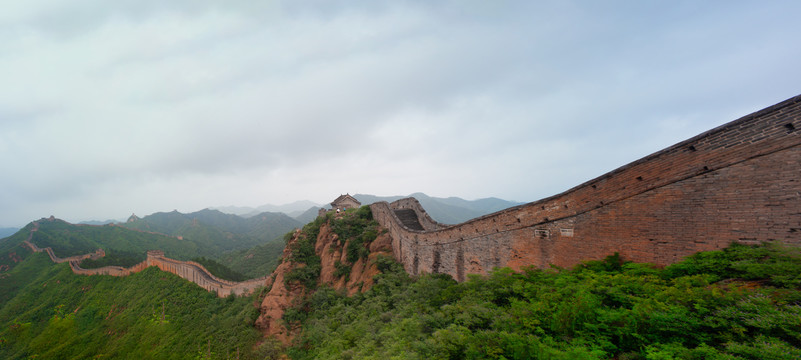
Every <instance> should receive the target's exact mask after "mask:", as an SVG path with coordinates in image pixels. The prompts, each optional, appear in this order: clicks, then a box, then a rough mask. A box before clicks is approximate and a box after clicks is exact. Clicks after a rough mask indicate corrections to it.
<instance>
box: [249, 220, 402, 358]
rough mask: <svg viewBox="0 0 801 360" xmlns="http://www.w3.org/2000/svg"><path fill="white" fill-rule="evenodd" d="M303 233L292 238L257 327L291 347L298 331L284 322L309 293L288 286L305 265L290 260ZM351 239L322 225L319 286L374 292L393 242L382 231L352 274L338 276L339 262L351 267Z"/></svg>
mask: <svg viewBox="0 0 801 360" xmlns="http://www.w3.org/2000/svg"><path fill="white" fill-rule="evenodd" d="M301 236H305V234H303V232H301V231H300V230H297V231H296V232H295V234H294V235H293V236H292V239H291V240H290V241H289V243H288V244H287V247H286V248H285V249H284V253H283V256H282V259H283V261H282V262H281V264H280V265H279V266H278V267H277V268H276V269H275V271H274V272H273V276H272V280H271V281H268V286H271V288H270V291H269V292H268V293H267V295H266V296H265V298H264V300H262V303H261V308H260V309H261V314H260V315H259V318H258V319H257V320H256V326H257V327H258V328H260V329H261V330H262V331H263V332H264V334H265V336H272V337H275V338H276V339H278V340H279V341H281V342H282V343H284V344H288V343H289V342H290V341H291V340H292V338H293V336H294V335H295V334H296V332H297V329H288V328H287V327H286V324H285V323H284V321H283V320H282V317H283V315H284V313H285V311H286V310H287V309H288V308H290V307H293V306H296V305H298V304H300V303H301V302H302V301H303V298H304V297H305V296H306V295H308V294H309V290H308V289H306V288H305V287H304V286H303V285H301V284H298V283H289V284H287V283H286V281H285V279H286V276H287V275H288V274H289V273H290V272H291V271H292V270H293V269H295V268H298V267H302V266H305V264H302V263H296V262H293V261H290V260H288V259H291V254H292V250H291V249H292V248H293V245H294V244H295V243H296V242H297V241H298V240H299V238H300V237H301ZM349 241H350V240H348V239H345V240H344V241H341V239H340V238H339V236H338V235H337V234H336V233H334V232H333V231H332V229H331V226H330V224H329V223H328V222H326V223H324V224H322V225H321V226H320V232H319V234H318V236H317V242H316V244H315V253H316V254H317V255H318V256H319V257H320V264H321V270H320V276H319V278H318V279H317V285H318V286H321V285H326V286H329V287H331V288H333V289H335V290H338V291H342V292H343V293H345V294H347V295H353V294H355V293H357V292H360V291H361V292H363V291H367V290H368V289H370V287H371V286H372V285H373V276H375V275H377V274H378V273H379V270H378V268H377V266H376V264H375V259H376V258H377V257H378V256H381V255H386V256H390V257H391V256H392V249H391V243H392V241H391V239H390V237H389V234H388V232H387V231H382V230H381V229H379V235H378V237H377V238H376V239H375V240H373V241H372V242H371V243H370V244H369V245H366V246H367V247H368V249H369V255H368V256H367V257H366V258H359V259H358V260H357V261H355V262H354V263H353V264H349V265H348V266H350V268H351V270H350V274H348V275H344V276H336V270H337V269H336V265H335V264H336V263H337V262H338V261H339V262H340V263H341V264H347V261H346V258H347V254H346V251H345V249H346V248H347V245H348V242H349Z"/></svg>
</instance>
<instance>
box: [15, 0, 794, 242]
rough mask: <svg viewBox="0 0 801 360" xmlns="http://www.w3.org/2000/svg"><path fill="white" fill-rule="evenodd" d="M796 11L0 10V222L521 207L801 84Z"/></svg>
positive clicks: (693, 5) (277, 6)
mask: <svg viewBox="0 0 801 360" xmlns="http://www.w3.org/2000/svg"><path fill="white" fill-rule="evenodd" d="M798 7H799V5H798V4H796V3H794V2H786V3H781V2H774V3H770V4H749V3H740V2H735V3H730V2H726V6H720V4H719V3H715V2H712V3H698V2H694V1H687V2H678V3H676V2H673V3H670V4H659V3H631V2H619V3H604V4H599V3H596V2H586V1H575V2H565V1H556V2H550V3H549V2H537V3H517V2H493V3H486V2H480V1H475V2H462V1H459V2H450V3H441V4H432V3H428V2H417V1H407V2H373V1H370V2H364V3H361V4H359V3H356V4H349V5H339V4H332V3H328V2H319V3H318V4H315V5H313V6H312V5H308V4H299V3H297V2H279V1H272V2H260V3H252V2H244V1H242V2H239V1H233V2H226V3H224V4H223V3H218V2H213V1H206V2H201V1H178V2H170V3H155V2H154V3H143V2H141V1H116V2H111V3H110V2H99V1H90V0H84V1H73V2H69V3H60V2H54V1H28V2H24V3H17V4H9V6H5V7H4V11H3V12H2V14H0V29H2V30H0V42H2V43H3V44H4V46H3V49H4V50H3V52H0V163H2V164H3V166H4V176H2V177H0V195H2V199H3V200H2V205H0V226H11V225H22V224H24V223H25V222H27V221H30V220H31V219H35V218H38V217H41V216H49V215H50V214H54V215H56V216H59V217H63V218H67V219H70V220H74V221H75V220H83V219H88V218H98V219H101V218H107V217H121V216H122V217H124V216H127V215H128V214H130V213H131V212H137V213H138V214H140V215H141V214H147V213H149V212H154V211H164V210H166V211H169V210H172V209H179V210H182V211H192V210H197V209H199V208H202V207H206V206H215V205H251V206H255V205H259V204H262V203H267V202H273V203H281V202H290V201H293V200H298V199H304V198H305V199H311V200H314V201H317V202H326V201H328V200H330V199H329V198H330V197H332V196H335V195H338V194H339V193H343V192H350V193H357V192H360V193H374V194H381V195H390V194H392V195H396V194H397V195H402V194H408V193H412V192H417V191H422V192H426V193H429V194H431V195H437V196H462V197H465V198H477V197H484V196H498V197H502V198H509V199H513V200H518V201H533V200H536V199H538V198H541V197H545V196H549V195H553V194H554V193H555V192H558V191H562V190H565V189H567V188H570V187H572V186H574V185H577V184H579V183H581V182H583V181H586V180H588V179H589V178H592V177H595V176H599V175H601V174H602V173H604V172H606V171H609V170H612V169H613V168H615V167H617V166H621V165H624V164H625V163H627V162H629V161H632V160H635V159H637V158H640V157H642V156H644V155H647V154H649V153H651V152H654V151H657V150H659V149H661V148H664V147H665V146H669V145H671V144H673V143H675V142H678V141H680V140H683V139H685V138H687V137H690V136H693V135H695V134H697V133H699V132H701V131H704V130H707V129H709V128H712V127H714V126H717V125H719V124H721V123H723V122H726V121H730V120H733V119H734V118H736V117H739V116H742V115H745V114H746V113H748V112H751V111H755V110H758V109H760V108H762V107H764V106H768V105H771V104H773V103H775V102H778V101H781V100H783V99H785V98H787V97H790V96H793V95H796V93H798V86H797V84H798V83H799V80H801V69H799V68H798V66H797V64H795V59H798V58H799V56H801V47H799V46H798V45H796V43H797V41H795V39H794V37H793V35H794V34H796V33H798V32H799V30H801V29H799V26H798V25H793V24H797V22H796V21H795V19H794V18H793V14H794V13H797V11H794V10H798ZM746 25H747V26H746Z"/></svg>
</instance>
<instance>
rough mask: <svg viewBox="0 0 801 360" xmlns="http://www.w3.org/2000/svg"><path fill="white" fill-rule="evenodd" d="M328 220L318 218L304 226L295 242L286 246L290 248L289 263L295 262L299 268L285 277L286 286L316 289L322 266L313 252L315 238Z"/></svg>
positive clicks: (315, 243)
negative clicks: (295, 284)
mask: <svg viewBox="0 0 801 360" xmlns="http://www.w3.org/2000/svg"><path fill="white" fill-rule="evenodd" d="M329 218H330V216H326V217H318V218H317V219H315V220H314V221H312V222H310V223H308V224H306V225H305V226H304V227H303V229H301V233H300V235H299V237H298V238H297V240H295V242H293V243H291V244H288V245H287V246H290V247H291V250H292V252H291V255H290V256H289V259H287V260H289V261H292V262H295V263H296V264H298V265H300V266H296V267H295V268H293V269H292V270H291V271H290V272H289V273H288V274H287V275H286V276H285V277H284V281H285V282H286V283H287V284H290V283H300V284H302V285H303V286H305V287H306V288H307V289H310V290H313V289H315V288H316V287H317V279H318V278H319V277H320V271H321V270H322V265H321V263H320V257H319V256H318V255H317V254H316V253H315V252H314V248H315V246H316V245H317V237H318V236H319V234H320V227H321V226H322V225H323V224H324V223H325V222H326V221H327V220H328V219H329Z"/></svg>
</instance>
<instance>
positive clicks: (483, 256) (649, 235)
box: [371, 96, 801, 281]
mask: <svg viewBox="0 0 801 360" xmlns="http://www.w3.org/2000/svg"><path fill="white" fill-rule="evenodd" d="M798 178H801V96H798V97H795V98H792V99H789V100H787V101H784V102H782V103H779V104H776V105H774V106H771V107H769V108H766V109H764V110H761V111H758V112H756V113H753V114H750V115H748V116H745V117H743V118H740V119H738V120H735V121H733V122H731V123H728V124H725V125H722V126H720V127H718V128H715V129H712V130H710V131H707V132H705V133H703V134H700V135H698V136H696V137H693V138H691V139H688V140H686V141H683V142H681V143H679V144H676V145H674V146H672V147H669V148H667V149H664V150H662V151H659V152H657V153H654V154H652V155H649V156H647V157H645V158H643V159H640V160H637V161H635V162H633V163H631V164H628V165H625V166H623V167H621V168H619V169H616V170H614V171H611V172H609V173H607V174H604V175H602V176H600V177H598V178H596V179H593V180H590V181H588V182H586V183H584V184H581V185H579V186H576V187H574V188H572V189H570V190H568V191H566V192H564V193H562V194H558V195H555V196H552V197H549V198H546V199H543V200H540V201H536V202H533V203H529V204H525V205H521V206H517V207H514V208H510V209H507V210H503V211H500V212H497V213H494V214H490V215H486V216H483V217H480V218H477V219H473V220H471V221H468V222H466V223H463V224H459V225H454V226H443V225H440V224H436V223H435V222H433V220H430V218H428V217H427V214H425V210H423V209H422V207H420V205H419V203H417V202H416V201H411V200H408V199H404V200H399V201H397V202H394V203H392V204H388V203H386V202H381V203H376V204H373V205H371V208H372V210H373V214H374V217H375V218H376V220H377V221H378V222H379V223H381V225H383V226H384V227H386V228H387V229H389V231H390V234H391V235H392V237H393V250H394V251H395V256H396V257H397V259H398V260H399V261H401V262H402V263H403V264H404V267H405V268H406V270H407V271H408V272H409V273H411V274H417V273H419V272H422V271H425V272H435V273H448V274H451V275H452V276H454V278H456V279H458V280H460V281H461V280H464V278H465V275H466V274H469V273H485V272H486V271H488V270H490V269H492V268H493V267H498V266H509V267H512V268H513V269H520V268H521V267H524V266H528V265H534V266H537V267H546V266H548V265H549V264H554V265H557V266H572V265H575V264H577V263H579V262H581V261H582V260H588V259H601V258H603V257H605V256H607V255H610V254H612V253H614V252H618V253H620V254H621V256H623V258H625V259H628V260H633V261H638V262H652V263H656V264H659V265H666V264H670V263H673V262H676V261H678V260H680V259H681V258H683V257H685V256H687V255H690V254H693V253H695V252H698V251H705V250H714V249H719V248H723V247H726V246H728V245H729V244H730V243H732V242H741V243H759V242H764V241H770V240H778V241H783V242H786V243H791V244H795V245H801V182H799V179H798ZM400 208H404V209H409V208H412V209H415V212H416V213H417V214H418V216H419V217H420V218H421V221H420V222H421V224H422V225H423V227H424V229H425V230H423V231H416V230H412V229H409V228H407V227H405V226H403V224H401V223H400V222H399V221H398V218H397V217H396V216H394V213H393V210H394V209H400ZM429 221H430V222H431V223H429Z"/></svg>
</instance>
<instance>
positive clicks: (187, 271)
mask: <svg viewBox="0 0 801 360" xmlns="http://www.w3.org/2000/svg"><path fill="white" fill-rule="evenodd" d="M33 225H34V226H33V229H31V233H30V235H28V239H27V240H25V241H24V242H23V244H24V245H25V246H27V247H28V248H30V249H31V250H33V251H34V252H46V253H47V254H48V255H49V256H50V260H52V261H53V262H55V263H62V262H69V264H70V268H71V269H72V272H74V273H76V274H79V275H111V276H128V275H131V274H133V273H136V272H140V271H142V270H144V269H146V268H148V267H150V266H156V267H158V268H159V269H161V270H162V271H166V272H170V273H173V274H175V275H178V276H180V277H182V278H184V279H186V280H189V281H191V282H193V283H195V284H197V285H198V286H200V287H202V288H204V289H206V290H207V291H209V292H214V293H216V294H217V296H219V297H226V296H228V295H230V294H235V295H243V294H249V293H251V292H252V291H253V290H254V289H256V288H258V287H260V286H265V285H266V283H267V280H268V279H269V275H268V276H265V277H261V278H257V279H251V280H246V281H242V282H235V281H228V280H224V279H220V278H218V277H216V276H214V275H212V274H211V273H210V272H209V271H208V270H207V269H206V268H205V267H203V265H200V264H198V263H196V262H194V261H181V260H174V259H170V258H168V257H165V256H164V253H163V252H162V251H159V250H152V251H148V252H147V260H145V261H143V262H141V263H139V264H136V265H134V266H131V267H129V268H124V267H120V266H105V267H101V268H96V269H84V268H81V267H80V266H79V265H78V264H79V263H80V262H81V261H82V260H83V259H87V258H92V259H98V258H101V257H103V256H105V252H104V251H103V250H97V251H95V252H94V253H90V254H84V255H77V256H71V257H68V258H63V259H62V258H59V257H57V256H56V255H55V254H54V253H53V249H51V248H49V247H46V248H43V249H42V248H39V247H38V246H36V245H34V244H33V243H32V242H31V239H32V238H33V233H34V232H35V231H37V230H38V229H39V223H38V222H34V223H33Z"/></svg>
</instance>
